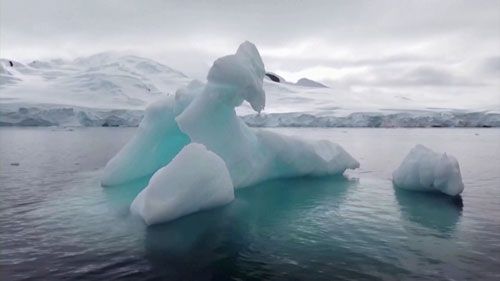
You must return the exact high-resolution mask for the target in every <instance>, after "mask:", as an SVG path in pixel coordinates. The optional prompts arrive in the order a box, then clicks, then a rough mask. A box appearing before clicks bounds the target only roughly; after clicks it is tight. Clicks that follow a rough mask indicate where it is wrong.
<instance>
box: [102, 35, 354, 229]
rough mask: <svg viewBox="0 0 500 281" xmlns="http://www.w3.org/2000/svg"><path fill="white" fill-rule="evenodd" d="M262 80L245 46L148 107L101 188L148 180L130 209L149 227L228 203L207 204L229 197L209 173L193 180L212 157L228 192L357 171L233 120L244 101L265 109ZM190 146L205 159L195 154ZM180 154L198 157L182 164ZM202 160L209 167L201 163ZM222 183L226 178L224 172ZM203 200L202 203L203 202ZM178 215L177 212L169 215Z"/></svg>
mask: <svg viewBox="0 0 500 281" xmlns="http://www.w3.org/2000/svg"><path fill="white" fill-rule="evenodd" d="M265 73H266V72H265V68H264V63H263V62H262V59H261V57H260V54H259V52H258V50H257V48H256V47H255V45H253V44H252V43H250V42H244V43H243V44H241V45H240V46H239V48H238V50H237V51H236V53H235V54H234V55H229V56H225V57H222V58H219V59H217V60H216V61H215V62H214V64H213V66H212V67H211V69H210V70H209V72H208V77H207V83H206V84H204V83H202V82H199V81H193V82H192V83H191V84H189V85H188V86H187V87H185V88H181V89H179V90H177V92H176V94H175V96H167V97H165V98H164V99H163V100H160V101H158V102H156V103H154V104H152V105H151V106H149V108H148V109H147V110H146V114H145V117H144V119H143V121H142V122H141V124H140V126H139V128H138V131H137V133H136V135H135V136H134V137H133V138H132V139H131V140H130V141H129V143H127V145H125V146H124V147H123V148H122V150H121V151H120V152H119V153H118V154H117V155H115V156H114V157H113V159H111V160H110V161H109V162H108V164H107V165H106V167H105V168H104V173H103V177H102V180H101V183H102V185H103V186H112V185H121V184H125V183H127V182H130V181H132V180H135V179H139V178H145V177H151V175H153V177H152V178H151V180H150V183H149V185H148V187H147V188H146V189H145V190H144V192H142V193H141V194H139V196H138V197H137V199H136V200H135V201H134V203H133V206H132V210H134V212H135V213H137V214H139V215H141V216H142V217H143V218H144V219H145V221H146V222H147V223H157V222H164V221H168V220H172V219H174V218H177V217H180V216H182V215H186V214H188V213H191V212H195V211H197V210H200V209H206V208H208V207H213V206H216V205H219V203H221V202H226V201H225V200H221V201H217V200H216V203H217V204H215V203H214V202H211V201H210V200H211V196H210V194H209V193H210V192H214V196H215V194H216V193H217V192H219V191H220V190H219V189H224V190H226V186H222V187H219V186H212V184H221V182H224V184H226V182H227V181H225V180H222V179H221V180H215V176H216V175H215V174H212V173H209V174H203V178H204V179H211V180H213V182H211V183H208V184H209V185H210V186H208V187H207V186H204V185H205V184H207V183H205V180H202V181H197V180H196V181H193V180H195V179H198V178H199V177H200V173H202V171H200V169H204V167H205V165H208V164H210V163H216V162H220V161H216V160H215V157H212V156H217V157H218V159H220V160H222V161H223V163H224V164H225V167H227V172H228V173H229V176H230V179H231V184H232V187H233V188H241V187H246V186H250V185H254V184H257V183H260V182H263V181H266V180H271V179H277V178H285V177H297V176H327V175H340V174H342V173H343V172H344V171H345V170H346V169H355V168H358V167H359V163H358V161H356V160H355V159H354V158H353V157H352V156H351V155H350V154H349V153H347V152H346V151H345V150H344V149H343V148H342V147H341V146H340V145H338V144H335V143H333V142H331V141H327V140H322V141H306V140H303V139H299V138H294V137H290V136H285V135H281V134H277V133H273V132H269V131H265V130H260V129H253V128H249V127H248V126H247V125H246V124H245V123H244V122H243V121H242V120H241V119H240V118H239V117H238V116H237V115H236V111H235V108H236V107H238V106H240V105H241V104H242V103H243V102H248V103H249V104H250V106H251V107H252V108H253V109H254V110H255V111H256V112H259V113H260V112H261V111H262V110H263V109H264V107H265V103H266V95H265V92H264V89H263V79H264V76H265ZM193 143H197V144H198V145H203V146H204V148H206V150H208V151H210V152H201V148H200V149H197V148H193V146H192V144H193ZM188 147H190V148H189V150H188V151H187V152H186V151H184V150H185V149H186V148H188ZM195 147H196V146H195ZM192 150H194V151H196V153H195V152H193V151H192ZM179 152H181V154H179ZM188 153H189V154H188ZM183 154H188V155H191V154H193V155H195V156H194V157H186V156H183V157H182V158H179V157H180V156H182V155H183ZM205 154H209V155H212V156H211V157H205V156H206V155H205ZM196 155H199V157H197V156H196ZM206 160H209V161H210V162H207V163H198V162H203V161H206ZM179 161H182V162H180V163H176V162H179ZM219 166H220V165H219ZM162 167H164V168H162ZM221 170H224V169H222V168H221ZM224 171H225V170H224ZM204 172H205V171H204ZM219 176H220V177H225V173H223V172H220V173H219ZM191 177H192V178H191ZM183 181H187V182H186V183H184V182H183ZM219 181H220V182H219ZM197 188H199V189H200V190H199V191H196V189H197ZM184 189H187V190H186V191H185V192H186V193H188V194H191V193H192V194H195V193H196V192H200V194H204V196H202V197H200V198H198V197H195V196H187V197H182V198H181V197H178V195H177V194H178V192H184V191H181V190H184ZM153 190H154V191H153ZM148 194H151V195H148ZM203 198H205V200H207V202H201V201H203V200H204V199H203ZM225 198H226V197H225ZM227 198H229V197H227ZM190 200H193V202H190ZM195 200H199V201H198V202H195ZM186 206H189V208H188V207H186ZM181 207H182V208H181ZM184 207H186V208H184ZM177 208H181V209H182V211H178V210H175V211H174V209H177Z"/></svg>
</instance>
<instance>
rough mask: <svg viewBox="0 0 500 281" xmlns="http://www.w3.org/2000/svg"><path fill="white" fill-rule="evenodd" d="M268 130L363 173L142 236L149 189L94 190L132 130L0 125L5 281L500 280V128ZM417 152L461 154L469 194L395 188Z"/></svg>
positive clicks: (274, 190) (247, 200)
mask: <svg viewBox="0 0 500 281" xmlns="http://www.w3.org/2000/svg"><path fill="white" fill-rule="evenodd" d="M269 130H272V131H276V132H280V133H283V134H287V135H296V136H299V137H302V138H306V139H329V140H332V141H334V142H336V143H338V144H340V145H342V146H343V147H344V148H345V149H346V150H347V151H348V152H349V153H350V154H351V155H352V156H354V157H355V158H356V159H357V160H358V161H359V162H360V163H361V167H360V168H359V169H357V170H354V171H348V172H346V173H345V176H344V177H322V178H310V177H301V178H290V179H282V180H273V181H267V182H264V183H261V184H258V185H255V186H251V187H247V188H243V189H238V190H237V191H236V199H235V200H234V201H233V202H231V203H230V204H229V205H227V206H224V207H220V208H217V209H213V210H209V211H204V212H199V213H195V214H192V215H189V216H186V217H183V218H180V219H177V220H175V221H172V222H169V223H164V224H159V225H154V226H150V227H147V226H146V225H145V224H144V223H143V222H142V221H141V220H139V219H137V218H136V217H133V216H131V215H130V212H129V206H130V203H131V202H132V200H133V199H134V197H135V196H136V195H137V193H138V192H139V191H140V190H141V189H142V188H143V187H144V186H146V185H147V180H138V181H135V182H132V183H130V184H127V185H123V186H115V187H107V188H103V187H101V185H100V176H101V174H102V169H103V167H104V165H105V164H106V163H107V161H108V160H109V159H110V158H111V157H113V155H115V154H116V153H117V152H118V151H119V150H120V148H121V147H122V146H123V145H124V144H125V143H126V142H127V140H129V139H130V137H131V136H133V134H134V133H135V131H136V129H135V128H6V127H4V128H0V279H1V280H13V281H14V280H500V129H492V128H484V129H479V128H478V129H457V128H427V129H368V128H366V129H365V128H357V129H349V128H335V129H332V128H325V129H322V128H276V129H269ZM419 143H420V144H423V145H425V146H428V147H429V148H431V149H433V150H435V151H438V152H447V153H449V154H451V155H454V156H455V157H456V158H457V159H458V161H459V163H460V168H461V172H462V178H463V181H464V184H465V190H464V192H463V194H462V196H461V198H458V199H457V198H453V199H452V198H450V197H447V196H444V195H440V194H435V193H420V192H410V191H403V190H397V189H395V188H394V187H393V185H392V182H391V174H392V171H393V170H394V169H396V168H397V167H398V165H399V164H400V163H401V161H402V160H403V158H404V157H405V156H406V154H407V153H408V151H409V150H410V149H411V148H412V147H413V146H415V145H416V144H419Z"/></svg>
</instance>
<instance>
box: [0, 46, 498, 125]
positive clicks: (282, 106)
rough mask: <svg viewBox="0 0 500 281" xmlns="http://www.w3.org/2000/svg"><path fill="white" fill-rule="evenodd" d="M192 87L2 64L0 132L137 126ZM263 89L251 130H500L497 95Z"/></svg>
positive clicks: (127, 67)
mask: <svg viewBox="0 0 500 281" xmlns="http://www.w3.org/2000/svg"><path fill="white" fill-rule="evenodd" d="M10 62H12V66H11V64H10ZM273 78H274V80H273ZM191 81H193V79H192V78H190V77H188V76H187V75H185V74H183V73H182V72H180V71H178V70H175V69H173V68H170V67H168V66H166V65H163V64H161V63H158V62H156V61H154V60H151V59H146V58H142V57H138V56H134V55H129V54H121V53H112V52H108V53H101V54H97V55H93V56H89V57H82V58H78V59H75V60H69V61H68V60H59V59H58V60H49V61H33V62H31V63H27V64H24V63H21V62H17V61H14V60H7V59H0V101H1V102H0V126H71V127H79V126H84V127H95V126H130V127H137V126H138V125H139V123H140V121H141V119H142V118H143V116H144V115H145V114H146V113H145V109H146V108H147V106H148V105H149V104H151V103H154V102H155V101H157V100H160V99H163V98H164V97H165V96H173V95H174V94H175V91H176V90H177V89H179V88H183V87H186V86H187V85H188V84H189V83H190V82H191ZM276 81H277V82H276ZM263 88H264V90H265V92H266V108H265V109H263V110H262V112H261V113H260V114H256V113H255V111H254V109H253V108H252V107H251V105H250V104H247V103H243V104H242V105H241V106H239V107H238V108H237V109H236V113H237V115H238V116H240V117H242V118H243V121H244V122H245V123H246V124H247V125H249V126H252V127H384V128H387V127H389V128H392V127H500V104H499V103H498V101H499V100H500V99H499V98H498V93H496V92H492V93H491V94H489V95H488V96H481V97H479V96H477V95H475V94H474V93H473V92H470V93H461V94H460V95H457V94H456V93H455V92H452V93H451V92H442V93H440V94H439V95H431V94H427V93H421V94H420V93H419V94H416V93H401V92H397V91H395V92H384V93H378V92H375V93H372V92H370V91H368V90H363V91H360V90H356V89H354V88H353V89H348V88H342V87H338V86H337V87H335V86H333V87H330V88H324V87H310V86H307V85H306V86H304V85H297V84H294V83H291V82H287V81H286V80H285V79H284V78H283V77H280V76H279V75H278V74H276V73H273V72H269V71H268V72H266V76H265V77H264V80H263ZM360 101H362V102H360Z"/></svg>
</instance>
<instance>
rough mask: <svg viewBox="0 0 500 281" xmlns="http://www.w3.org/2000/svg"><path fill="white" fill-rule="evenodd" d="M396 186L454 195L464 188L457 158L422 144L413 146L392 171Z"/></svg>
mask: <svg viewBox="0 0 500 281" xmlns="http://www.w3.org/2000/svg"><path fill="white" fill-rule="evenodd" d="M393 182H394V185H395V186H396V187H399V188H403V189H409V190H418V191H440V192H442V193H445V194H448V195H451V196H455V195H458V194H460V193H462V191H463V190H464V184H463V182H462V176H461V174H460V167H459V165H458V161H457V159H455V157H453V156H451V155H447V154H446V153H443V154H439V153H436V152H434V151H432V150H430V149H429V148H427V147H425V146H423V145H417V146H415V147H414V148H413V149H412V150H411V151H410V153H409V154H408V155H407V156H406V158H405V159H404V160H403V162H402V163H401V165H400V166H399V168H398V169H397V170H395V171H394V173H393Z"/></svg>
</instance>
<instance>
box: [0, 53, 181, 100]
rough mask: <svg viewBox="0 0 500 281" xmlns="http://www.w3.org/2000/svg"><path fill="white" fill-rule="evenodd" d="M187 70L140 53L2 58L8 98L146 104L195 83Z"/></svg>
mask: <svg viewBox="0 0 500 281" xmlns="http://www.w3.org/2000/svg"><path fill="white" fill-rule="evenodd" d="M190 80H191V79H189V78H188V77H187V76H186V75H184V74H183V73H181V72H179V71H176V70H174V69H172V68H169V67H168V66H165V65H163V64H160V63H157V62H155V61H153V60H149V59H145V58H141V57H137V56H129V55H127V56H120V55H117V54H113V53H102V54H97V55H94V56H90V57H85V58H80V59H76V60H73V61H63V60H52V61H33V62H31V63H29V64H27V65H24V64H21V63H19V62H16V61H12V60H6V59H1V60H0V82H1V85H2V86H1V88H0V98H1V99H2V101H3V102H16V103H29V104H58V105H71V106H84V107H91V108H101V109H105V108H108V109H109V108H113V109H116V108H119V109H144V107H145V106H146V105H147V104H148V103H149V102H151V101H153V100H155V99H157V98H158V97H160V96H161V95H162V94H168V93H174V92H175V90H176V89H177V87H179V86H182V85H186V84H187V83H189V81H190Z"/></svg>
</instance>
